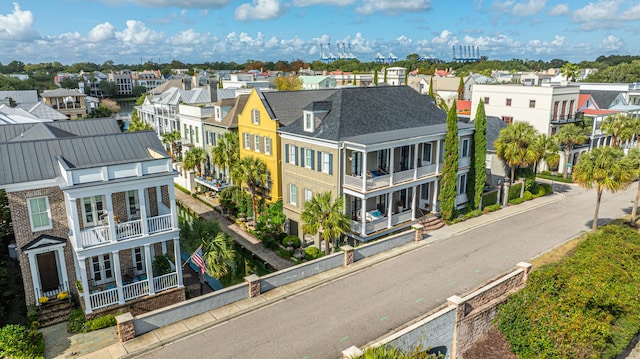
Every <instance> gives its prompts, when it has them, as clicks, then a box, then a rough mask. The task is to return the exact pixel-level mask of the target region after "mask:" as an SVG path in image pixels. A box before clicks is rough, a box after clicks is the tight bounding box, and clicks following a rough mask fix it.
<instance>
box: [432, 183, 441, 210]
mask: <svg viewBox="0 0 640 359" xmlns="http://www.w3.org/2000/svg"><path fill="white" fill-rule="evenodd" d="M439 182H440V181H439V180H438V179H437V178H436V180H435V181H433V182H431V183H430V184H432V185H433V188H432V191H431V193H430V195H431V212H436V211H437V209H438V208H437V207H436V206H437V205H438V193H439V191H438V186H439V184H438V183H439Z"/></svg>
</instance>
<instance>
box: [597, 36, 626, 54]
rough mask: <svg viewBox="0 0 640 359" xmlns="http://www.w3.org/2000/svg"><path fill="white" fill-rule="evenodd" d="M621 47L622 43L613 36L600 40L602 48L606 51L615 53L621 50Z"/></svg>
mask: <svg viewBox="0 0 640 359" xmlns="http://www.w3.org/2000/svg"><path fill="white" fill-rule="evenodd" d="M623 46H624V41H622V40H620V39H619V38H617V37H615V36H613V35H609V36H607V37H605V38H604V39H602V47H603V48H604V49H605V50H607V51H617V50H620V49H622V47H623Z"/></svg>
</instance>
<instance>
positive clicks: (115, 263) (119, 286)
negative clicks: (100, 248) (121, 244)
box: [111, 251, 124, 304]
mask: <svg viewBox="0 0 640 359" xmlns="http://www.w3.org/2000/svg"><path fill="white" fill-rule="evenodd" d="M111 256H112V258H113V271H114V273H115V275H116V290H117V291H118V304H124V291H123V288H122V286H123V284H122V270H121V269H120V251H112V252H111Z"/></svg>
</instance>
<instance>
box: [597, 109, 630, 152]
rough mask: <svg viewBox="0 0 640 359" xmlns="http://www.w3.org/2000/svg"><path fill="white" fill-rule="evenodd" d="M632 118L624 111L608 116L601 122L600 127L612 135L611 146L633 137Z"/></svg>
mask: <svg viewBox="0 0 640 359" xmlns="http://www.w3.org/2000/svg"><path fill="white" fill-rule="evenodd" d="M631 121H632V120H631V118H630V117H629V116H627V115H626V114H623V113H616V114H615V115H614V116H607V118H605V119H604V120H603V121H602V123H601V124H600V129H601V130H602V131H603V132H604V133H606V134H607V135H609V136H611V146H619V145H620V143H622V142H623V141H626V140H630V139H631V138H632V137H633V129H632V128H631V127H632V125H633V124H632V122H631Z"/></svg>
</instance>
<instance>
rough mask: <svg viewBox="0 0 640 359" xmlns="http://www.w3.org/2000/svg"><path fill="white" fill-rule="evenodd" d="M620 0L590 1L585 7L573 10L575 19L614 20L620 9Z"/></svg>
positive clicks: (581, 20) (590, 20) (580, 21)
mask: <svg viewBox="0 0 640 359" xmlns="http://www.w3.org/2000/svg"><path fill="white" fill-rule="evenodd" d="M619 4H620V1H619V0H604V1H599V2H597V3H592V2H590V3H589V4H587V5H586V6H585V7H583V8H580V9H578V10H576V11H574V12H573V21H575V22H578V23H588V22H598V21H606V20H613V19H614V18H615V16H616V12H617V11H618V6H619Z"/></svg>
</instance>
